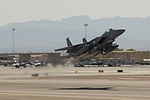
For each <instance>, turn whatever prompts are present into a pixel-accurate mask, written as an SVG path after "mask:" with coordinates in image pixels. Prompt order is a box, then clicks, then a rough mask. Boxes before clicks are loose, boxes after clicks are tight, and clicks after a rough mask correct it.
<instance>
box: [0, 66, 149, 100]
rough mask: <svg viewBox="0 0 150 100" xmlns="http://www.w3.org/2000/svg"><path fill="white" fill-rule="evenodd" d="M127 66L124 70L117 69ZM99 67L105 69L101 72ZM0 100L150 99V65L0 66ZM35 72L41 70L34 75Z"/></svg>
mask: <svg viewBox="0 0 150 100" xmlns="http://www.w3.org/2000/svg"><path fill="white" fill-rule="evenodd" d="M118 69H123V73H117V70H118ZM98 70H104V72H103V73H99V72H98ZM0 72H1V73H0V100H149V99H150V74H149V73H150V66H146V67H145V66H144V67H143V66H140V67H139V66H138V67H136V66H134V67H122V68H121V67H116V68H115V67H105V68H104V67H103V68H99V67H96V68H95V67H93V68H74V67H66V68H33V69H30V68H27V69H11V68H4V67H0ZM32 73H39V76H38V77H32V76H31V74H32Z"/></svg>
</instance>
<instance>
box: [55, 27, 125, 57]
mask: <svg viewBox="0 0 150 100" xmlns="http://www.w3.org/2000/svg"><path fill="white" fill-rule="evenodd" d="M124 32H125V30H124V29H117V30H115V29H109V31H105V33H104V34H103V35H102V36H100V37H96V38H94V39H92V40H91V41H89V42H88V41H87V40H86V38H83V39H82V41H83V43H80V44H77V45H72V43H71V41H70V40H69V38H67V39H66V41H67V47H64V48H60V49H55V51H64V50H67V52H66V53H69V56H70V57H74V58H89V57H93V56H96V55H98V54H100V53H101V54H107V53H109V52H111V51H113V50H114V49H116V48H117V47H118V46H119V45H117V44H116V43H115V44H113V42H114V41H115V39H116V38H117V37H118V36H120V35H121V34H123V33H124Z"/></svg>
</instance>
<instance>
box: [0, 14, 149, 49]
mask: <svg viewBox="0 0 150 100" xmlns="http://www.w3.org/2000/svg"><path fill="white" fill-rule="evenodd" d="M85 23H88V26H87V32H88V34H87V39H88V40H90V39H92V38H95V37H97V36H100V35H102V34H103V33H104V32H105V31H106V30H108V29H109V28H115V29H118V28H124V29H126V32H125V33H124V34H123V35H122V36H120V37H119V38H118V39H117V40H116V41H117V43H118V44H119V45H120V48H123V49H129V48H135V49H137V50H149V49H150V17H147V18H123V17H114V18H100V19H96V20H94V19H90V18H89V17H88V16H74V17H70V18H65V19H62V20H59V21H51V20H40V21H29V22H23V23H9V24H7V25H5V26H2V27H0V52H12V41H13V39H12V37H13V34H12V28H15V31H14V33H15V38H14V39H15V52H54V49H56V48H59V47H63V46H66V41H65V39H66V38H67V37H70V39H71V41H72V42H73V43H74V44H76V43H81V42H82V41H81V40H82V38H83V37H85V35H84V33H85V26H84V24H85Z"/></svg>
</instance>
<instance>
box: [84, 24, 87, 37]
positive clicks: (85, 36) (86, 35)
mask: <svg viewBox="0 0 150 100" xmlns="http://www.w3.org/2000/svg"><path fill="white" fill-rule="evenodd" d="M84 26H85V38H87V26H88V24H87V23H85V24H84Z"/></svg>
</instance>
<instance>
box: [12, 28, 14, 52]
mask: <svg viewBox="0 0 150 100" xmlns="http://www.w3.org/2000/svg"><path fill="white" fill-rule="evenodd" d="M12 31H13V53H14V51H15V50H14V33H15V28H12Z"/></svg>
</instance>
